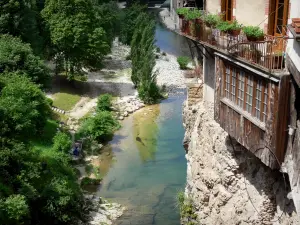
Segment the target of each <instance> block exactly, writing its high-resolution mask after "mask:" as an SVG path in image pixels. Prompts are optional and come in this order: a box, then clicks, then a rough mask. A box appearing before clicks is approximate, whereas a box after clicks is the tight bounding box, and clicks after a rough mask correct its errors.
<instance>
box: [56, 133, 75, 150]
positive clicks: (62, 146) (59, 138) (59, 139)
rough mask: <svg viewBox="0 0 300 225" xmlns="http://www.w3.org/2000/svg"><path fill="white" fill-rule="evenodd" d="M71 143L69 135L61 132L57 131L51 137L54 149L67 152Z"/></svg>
mask: <svg viewBox="0 0 300 225" xmlns="http://www.w3.org/2000/svg"><path fill="white" fill-rule="evenodd" d="M71 145H72V141H71V139H70V137H69V136H68V135H67V134H65V133H63V132H58V133H57V134H56V135H55V136H54V138H53V150H54V151H58V152H64V153H69V152H70V149H71Z"/></svg>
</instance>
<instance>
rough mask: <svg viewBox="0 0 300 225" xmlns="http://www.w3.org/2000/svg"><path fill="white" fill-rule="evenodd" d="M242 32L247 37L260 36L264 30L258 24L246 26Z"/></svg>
mask: <svg viewBox="0 0 300 225" xmlns="http://www.w3.org/2000/svg"><path fill="white" fill-rule="evenodd" d="M243 32H244V33H245V35H246V36H247V37H253V38H262V37H263V36H264V31H263V30H262V29H261V28H260V27H258V26H246V27H244V28H243Z"/></svg>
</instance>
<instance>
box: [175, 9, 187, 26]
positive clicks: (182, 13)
mask: <svg viewBox="0 0 300 225" xmlns="http://www.w3.org/2000/svg"><path fill="white" fill-rule="evenodd" d="M188 11H189V8H178V9H176V13H177V14H178V16H179V27H180V28H181V32H183V31H184V21H183V20H184V17H185V15H186V14H187V13H188Z"/></svg>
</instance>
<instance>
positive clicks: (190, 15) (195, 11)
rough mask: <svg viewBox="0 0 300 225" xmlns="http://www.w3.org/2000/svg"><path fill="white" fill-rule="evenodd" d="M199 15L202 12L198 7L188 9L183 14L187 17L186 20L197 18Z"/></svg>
mask: <svg viewBox="0 0 300 225" xmlns="http://www.w3.org/2000/svg"><path fill="white" fill-rule="evenodd" d="M201 16H202V13H201V11H200V10H198V9H193V10H189V11H188V12H187V13H186V14H185V18H186V19H188V20H194V19H198V18H201Z"/></svg>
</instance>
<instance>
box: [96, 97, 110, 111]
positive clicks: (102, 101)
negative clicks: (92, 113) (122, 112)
mask: <svg viewBox="0 0 300 225" xmlns="http://www.w3.org/2000/svg"><path fill="white" fill-rule="evenodd" d="M111 101H112V96H111V95H110V94H103V95H100V96H99V97H98V101H97V111H111Z"/></svg>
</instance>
